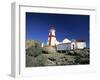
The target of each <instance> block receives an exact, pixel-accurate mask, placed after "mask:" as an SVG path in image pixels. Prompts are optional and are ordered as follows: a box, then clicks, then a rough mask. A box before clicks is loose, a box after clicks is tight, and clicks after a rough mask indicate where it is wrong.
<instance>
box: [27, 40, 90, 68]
mask: <svg viewBox="0 0 100 80" xmlns="http://www.w3.org/2000/svg"><path fill="white" fill-rule="evenodd" d="M89 56H90V55H89V49H88V48H85V49H81V50H80V49H76V50H70V51H65V52H63V53H62V52H60V53H59V52H57V51H56V50H55V47H48V46H45V47H43V48H42V47H41V43H40V42H38V41H32V40H31V41H29V40H28V41H26V67H34V66H56V65H78V64H89V62H90V61H89Z"/></svg>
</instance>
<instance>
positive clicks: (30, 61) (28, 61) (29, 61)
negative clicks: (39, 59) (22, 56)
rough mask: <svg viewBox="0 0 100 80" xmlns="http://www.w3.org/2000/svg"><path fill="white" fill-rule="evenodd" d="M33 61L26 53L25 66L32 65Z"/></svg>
mask: <svg viewBox="0 0 100 80" xmlns="http://www.w3.org/2000/svg"><path fill="white" fill-rule="evenodd" d="M34 61H35V58H34V57H32V56H28V55H26V67H32V66H34Z"/></svg>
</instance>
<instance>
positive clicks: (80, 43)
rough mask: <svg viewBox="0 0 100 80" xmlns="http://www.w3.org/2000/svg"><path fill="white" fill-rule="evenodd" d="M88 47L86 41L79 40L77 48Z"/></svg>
mask: <svg viewBox="0 0 100 80" xmlns="http://www.w3.org/2000/svg"><path fill="white" fill-rule="evenodd" d="M85 47H86V42H77V48H78V49H83V48H85Z"/></svg>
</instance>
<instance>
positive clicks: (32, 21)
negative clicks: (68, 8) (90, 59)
mask: <svg viewBox="0 0 100 80" xmlns="http://www.w3.org/2000/svg"><path fill="white" fill-rule="evenodd" d="M52 25H53V26H54V28H55V30H56V38H57V41H63V40H64V39H65V38H68V39H69V40H73V39H74V40H76V39H83V40H85V41H86V44H87V47H89V15H75V14H53V13H52V14H51V13H33V12H26V39H29V40H38V41H40V42H43V43H45V44H46V43H47V41H48V34H49V30H50V28H51V26H52Z"/></svg>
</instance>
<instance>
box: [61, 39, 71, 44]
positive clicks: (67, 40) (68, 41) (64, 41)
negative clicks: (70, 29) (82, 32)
mask: <svg viewBox="0 0 100 80" xmlns="http://www.w3.org/2000/svg"><path fill="white" fill-rule="evenodd" d="M70 42H71V41H70V40H69V39H67V38H65V39H64V40H63V41H62V43H70Z"/></svg>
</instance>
